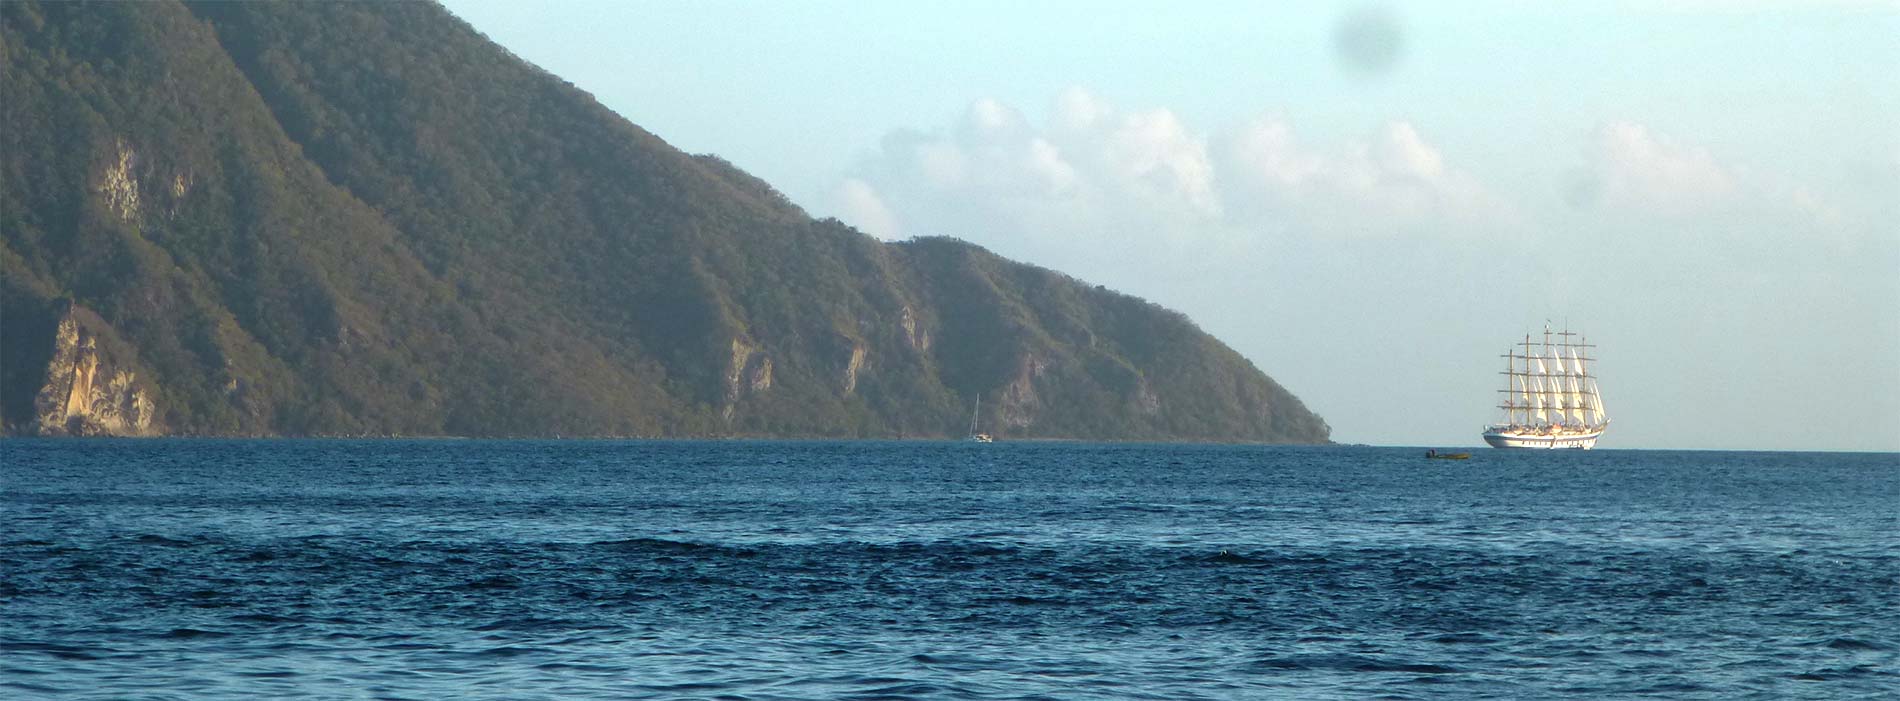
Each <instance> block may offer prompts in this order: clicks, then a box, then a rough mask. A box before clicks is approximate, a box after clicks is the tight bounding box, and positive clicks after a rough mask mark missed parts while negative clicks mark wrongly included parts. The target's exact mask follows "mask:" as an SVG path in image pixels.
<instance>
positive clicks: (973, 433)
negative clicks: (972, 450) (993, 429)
mask: <svg viewBox="0 0 1900 701" xmlns="http://www.w3.org/2000/svg"><path fill="white" fill-rule="evenodd" d="M982 415H983V395H980V394H979V395H977V397H976V408H975V409H972V410H970V436H969V437H968V438H965V439H963V440H966V441H969V442H971V443H994V442H996V439H994V438H991V437H990V434H987V433H978V432H977V430H976V420H977V417H979V416H982Z"/></svg>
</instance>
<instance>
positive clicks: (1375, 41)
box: [1333, 6, 1405, 77]
mask: <svg viewBox="0 0 1900 701" xmlns="http://www.w3.org/2000/svg"><path fill="white" fill-rule="evenodd" d="M1333 49H1334V50H1335V51H1337V52H1338V54H1339V65H1340V66H1342V67H1344V68H1345V70H1346V72H1347V73H1352V74H1355V75H1361V76H1368V77H1371V76H1379V75H1383V74H1385V73H1386V72H1388V71H1391V70H1392V67H1393V66H1394V65H1397V64H1398V62H1399V55H1400V54H1401V53H1403V51H1404V49H1405V31H1404V30H1403V29H1400V28H1399V22H1398V19H1397V18H1395V17H1393V16H1392V13H1391V12H1388V11H1387V10H1386V9H1385V8H1383V7H1379V6H1368V7H1364V8H1360V9H1359V10H1357V11H1355V12H1352V13H1350V14H1347V15H1346V16H1345V17H1342V18H1340V20H1339V24H1338V25H1337V26H1336V27H1334V29H1333Z"/></svg>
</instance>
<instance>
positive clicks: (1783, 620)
mask: <svg viewBox="0 0 1900 701" xmlns="http://www.w3.org/2000/svg"><path fill="white" fill-rule="evenodd" d="M1420 453H1421V451H1418V450H1411V449H1380V448H1350V447H1326V448H1262V447H1242V446H1151V445H1091V444H1063V443H1027V444H1026V443H998V444H993V445H977V444H961V443H931V442H894V443H825V442H597V441H453V440H441V441H423V440H384V441H336V440H330V441H223V440H169V439H168V440H127V441H116V440H100V441H91V440H87V441H42V440H7V441H0V696H4V697H7V698H22V699H38V698H46V699H108V698H110V699H120V698H149V699H171V698H178V699H187V698H188V699H250V698H285V699H290V698H377V699H440V698H472V699H594V698H615V699H628V698H633V699H639V698H707V699H735V700H736V699H915V698H942V699H1005V698H1007V699H1170V700H1174V699H1232V698H1301V699H1313V698H1318V699H1324V698H1389V699H1413V698H1458V699H1467V698H1510V699H1517V698H1543V697H1555V696H1577V697H1586V698H1630V697H1642V696H1647V697H1656V698H1681V699H1736V698H1761V699H1802V698H1812V699H1833V698H1895V697H1900V456H1896V455H1893V454H1828V453H1727V452H1659V451H1618V450H1598V451H1590V452H1557V453H1551V452H1530V451H1525V452H1503V451H1487V452H1481V453H1477V454H1476V455H1474V457H1473V458H1472V459H1471V460H1468V461H1463V462H1452V461H1427V460H1423V459H1422V458H1421V457H1420Z"/></svg>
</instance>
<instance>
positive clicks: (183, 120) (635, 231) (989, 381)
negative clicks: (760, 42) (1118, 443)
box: [0, 0, 1328, 443]
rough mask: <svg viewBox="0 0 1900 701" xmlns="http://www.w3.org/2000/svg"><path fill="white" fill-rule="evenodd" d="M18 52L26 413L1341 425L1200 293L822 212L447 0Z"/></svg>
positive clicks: (216, 426)
mask: <svg viewBox="0 0 1900 701" xmlns="http://www.w3.org/2000/svg"><path fill="white" fill-rule="evenodd" d="M0 60H4V65H0V73H4V75H5V76H6V79H5V80H4V81H0V123H3V124H5V125H6V128H4V129H0V306H5V307H6V308H5V309H0V324H3V325H4V328H3V329H0V422H3V423H5V424H6V425H7V426H8V429H9V430H11V431H16V432H18V431H30V430H36V431H41V432H47V433H54V432H67V433H111V434H115V435H137V434H144V433H152V432H161V431H164V432H178V433H190V434H223V435H230V434H239V435H273V434H274V435H312V434H317V435H339V434H342V435H361V434H375V435H390V434H394V435H478V436H539V435H556V434H558V435H563V436H735V435H737V436H829V437H895V436H955V435H961V434H962V433H963V432H964V431H965V430H967V428H968V422H969V412H970V408H971V406H972V405H973V404H975V403H977V400H978V399H979V398H980V399H981V403H982V406H983V407H984V413H985V417H984V419H983V421H984V423H985V427H986V428H987V429H988V430H990V431H991V432H993V433H998V434H1001V435H1002V436H1003V437H1005V438H1014V437H1061V438H1082V439H1109V440H1115V439H1123V440H1226V441H1262V442H1303V443H1311V442H1323V441H1325V440H1327V433H1328V429H1327V428H1326V425H1325V422H1324V421H1321V420H1320V419H1319V417H1317V416H1314V415H1313V414H1312V413H1311V412H1309V411H1307V410H1306V408H1305V407H1304V406H1303V405H1302V404H1301V403H1300V401H1299V400H1298V398H1296V397H1294V396H1293V395H1292V393H1290V392H1287V391H1286V390H1285V389H1284V388H1281V387H1280V386H1279V385H1277V384H1275V383H1274V382H1273V381H1272V380H1271V379H1270V378H1268V377H1267V376H1266V375H1265V374H1263V373H1261V372H1260V371H1259V370H1258V369H1256V368H1254V367H1253V366H1252V365H1251V364H1250V363H1248V362H1247V361H1246V359H1244V358H1241V357H1240V356H1239V355H1238V354H1237V353H1234V352H1233V351H1232V350H1231V349H1229V348H1226V347H1225V346H1223V345H1221V344H1220V343H1219V341H1217V340H1214V339H1213V338H1211V337H1209V336H1207V334H1205V333H1204V332H1202V331H1201V330H1200V329H1198V328H1196V327H1195V326H1194V325H1193V324H1192V323H1191V322H1189V321H1187V320H1186V319H1185V318H1184V317H1181V316H1180V315H1179V314H1175V313H1173V312H1169V311H1167V310H1165V309H1161V308H1159V307H1156V306H1155V305H1152V304H1148V303H1146V302H1143V301H1141V300H1138V299H1134V298H1131V297H1128V296H1126V295H1120V294H1117V293H1114V292H1112V291H1108V290H1105V289H1101V288H1099V287H1094V286H1090V285H1087V284H1084V283H1082V282H1080V281H1078V280H1074V279H1072V278H1069V277H1067V276H1065V275H1062V274H1060V273H1056V272H1054V271H1049V270H1043V269H1040V268H1035V267H1033V266H1028V265H1024V264H1021V263H1017V262H1013V261H1009V260H1005V259H1003V258H1000V257H998V256H995V255H993V254H991V253H989V252H988V251H985V250H983V249H981V248H978V247H976V246H972V245H970V244H968V243H964V242H962V241H957V240H954V239H948V238H935V239H921V240H913V241H906V242H900V243H885V242H880V241H877V240H875V239H873V238H871V237H868V236H865V235H863V234H862V233H860V232H857V231H855V230H853V229H851V228H849V227H847V226H845V225H843V224H842V223H839V222H837V221H835V220H813V219H811V218H810V217H809V216H807V215H806V214H805V213H804V212H802V211H800V210H799V209H798V208H797V207H795V206H793V205H791V203H790V202H789V201H787V200H786V199H785V198H784V197H783V196H782V195H781V194H779V193H778V192H776V191H774V190H773V189H772V188H771V187H770V186H769V185H768V184H766V183H764V182H762V181H760V180H758V179H757V178H754V177H752V176H750V175H748V174H746V173H744V172H743V171H741V170H739V169H737V168H735V167H733V166H732V164H730V163H727V162H726V161H724V160H721V159H719V158H717V157H713V156H704V155H700V156H695V155H691V154H686V153H683V152H680V151H679V150H678V149H675V148H673V147H672V146H670V145H668V144H667V143H665V142H664V141H662V140H661V139H660V138H659V137H657V136H655V135H653V134H650V133H648V132H646V131H644V130H642V129H640V128H639V127H638V126H635V125H633V124H630V123H628V122H627V121H626V120H625V119H623V118H621V117H620V116H618V115H616V114H614V113H613V112H611V111H609V110H607V109H606V108H605V107H603V106H601V105H600V104H599V103H597V102H596V101H594V100H593V98H592V97H591V96H589V95H587V94H586V93H584V92H582V91H580V90H578V89H576V88H575V87H574V86H572V85H569V84H567V83H566V82H564V81H562V80H560V79H559V78H557V77H555V76H551V75H548V74H547V73H545V72H543V71H540V70H539V69H536V68H535V67H533V66H531V65H528V64H526V63H524V62H522V61H521V60H519V59H518V58H516V57H514V56H513V55H511V54H509V53H508V52H507V51H505V50H503V49H501V48H500V47H497V46H495V45H494V44H492V43H490V42H488V41H487V40H486V39H484V38H483V37H481V36H480V35H479V34H478V33H476V32H474V31H473V30H472V29H471V28H469V27H468V26H467V25H465V24H463V23H461V22H460V21H458V20H456V19H455V18H454V17H452V16H450V15H449V14H448V13H447V12H446V11H444V10H443V9H442V8H440V7H438V6H435V5H432V4H428V3H422V2H399V3H270V2H257V3H228V2H184V3H181V2H174V1H171V0H154V1H153V2H142V3H42V2H36V1H35V0H15V1H12V2H4V3H0ZM58 300H73V301H74V304H71V305H69V306H66V307H58V306H57V304H59V302H58ZM21 310H26V312H22V311H21ZM29 312H30V313H29ZM95 312H96V313H95Z"/></svg>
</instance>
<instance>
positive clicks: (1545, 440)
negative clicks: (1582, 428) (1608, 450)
mask: <svg viewBox="0 0 1900 701" xmlns="http://www.w3.org/2000/svg"><path fill="white" fill-rule="evenodd" d="M1601 435H1603V429H1597V430H1594V431H1590V432H1587V433H1560V434H1554V435H1553V434H1537V433H1526V432H1518V431H1497V430H1492V431H1485V432H1484V442H1485V443H1488V444H1490V445H1491V447H1493V448H1536V449H1544V450H1555V449H1558V448H1567V449H1573V450H1589V449H1591V448H1595V447H1596V445H1597V437H1598V436H1601Z"/></svg>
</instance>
